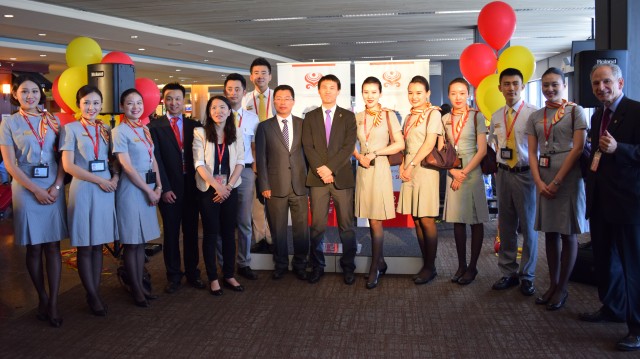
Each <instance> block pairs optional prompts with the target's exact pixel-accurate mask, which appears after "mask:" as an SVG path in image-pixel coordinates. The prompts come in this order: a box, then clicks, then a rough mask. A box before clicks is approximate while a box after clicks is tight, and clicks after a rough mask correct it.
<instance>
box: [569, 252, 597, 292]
mask: <svg viewBox="0 0 640 359" xmlns="http://www.w3.org/2000/svg"><path fill="white" fill-rule="evenodd" d="M569 280H571V281H573V282H578V283H583V284H591V285H597V283H596V264H595V260H594V258H593V248H591V246H590V245H589V246H580V247H578V256H577V258H576V264H575V266H574V267H573V272H571V276H569Z"/></svg>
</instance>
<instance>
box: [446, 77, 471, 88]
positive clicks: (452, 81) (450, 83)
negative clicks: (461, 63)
mask: <svg viewBox="0 0 640 359" xmlns="http://www.w3.org/2000/svg"><path fill="white" fill-rule="evenodd" d="M453 84H463V85H465V86H466V87H467V92H469V83H468V82H467V80H465V79H463V78H462V77H456V78H455V79H453V80H451V82H449V87H447V92H449V91H451V85H453Z"/></svg>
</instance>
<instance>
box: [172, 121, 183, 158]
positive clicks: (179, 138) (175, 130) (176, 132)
mask: <svg viewBox="0 0 640 359" xmlns="http://www.w3.org/2000/svg"><path fill="white" fill-rule="evenodd" d="M178 120H179V118H177V117H171V130H173V134H174V136H176V141H178V147H180V150H182V136H180V129H179V128H178Z"/></svg>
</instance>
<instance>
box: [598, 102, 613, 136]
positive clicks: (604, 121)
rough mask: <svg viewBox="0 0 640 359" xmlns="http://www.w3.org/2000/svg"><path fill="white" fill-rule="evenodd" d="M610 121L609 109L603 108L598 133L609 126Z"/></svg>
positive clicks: (601, 132)
mask: <svg viewBox="0 0 640 359" xmlns="http://www.w3.org/2000/svg"><path fill="white" fill-rule="evenodd" d="M610 122H611V110H610V109H609V108H608V107H607V109H606V110H604V116H602V123H601V124H600V135H602V134H603V133H604V131H606V130H607V127H609V123H610Z"/></svg>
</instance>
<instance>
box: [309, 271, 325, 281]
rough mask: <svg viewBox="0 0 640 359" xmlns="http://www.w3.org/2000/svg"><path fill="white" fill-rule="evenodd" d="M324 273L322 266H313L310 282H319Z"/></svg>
mask: <svg viewBox="0 0 640 359" xmlns="http://www.w3.org/2000/svg"><path fill="white" fill-rule="evenodd" d="M323 275H324V269H322V268H313V271H312V272H311V275H309V283H318V282H319V281H320V278H322V276H323Z"/></svg>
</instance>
